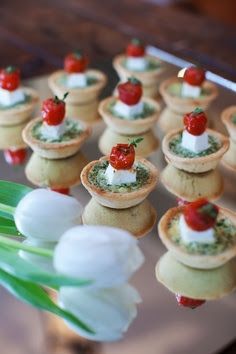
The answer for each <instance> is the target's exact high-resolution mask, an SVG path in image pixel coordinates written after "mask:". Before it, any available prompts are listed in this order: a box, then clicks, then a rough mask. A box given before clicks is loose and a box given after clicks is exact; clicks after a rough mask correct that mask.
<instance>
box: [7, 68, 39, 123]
mask: <svg viewBox="0 0 236 354" xmlns="http://www.w3.org/2000/svg"><path fill="white" fill-rule="evenodd" d="M38 100H39V97H38V94H37V92H36V91H35V90H33V89H31V88H29V87H24V86H21V77H20V70H19V69H18V68H16V67H15V66H7V67H6V68H2V69H0V125H1V126H12V125H17V124H21V123H23V122H25V121H27V120H29V119H30V118H31V114H32V112H33V110H34V108H35V105H36V103H37V102H38Z"/></svg>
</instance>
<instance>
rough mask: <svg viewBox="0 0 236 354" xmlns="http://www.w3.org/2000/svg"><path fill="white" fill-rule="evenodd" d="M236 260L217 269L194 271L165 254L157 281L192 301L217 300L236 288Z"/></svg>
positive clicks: (159, 265) (161, 260)
mask: <svg viewBox="0 0 236 354" xmlns="http://www.w3.org/2000/svg"><path fill="white" fill-rule="evenodd" d="M235 274H236V260H235V259H231V261H229V262H227V263H226V264H224V265H223V266H221V267H218V268H215V269H204V270H201V269H194V268H190V267H186V266H185V265H184V264H182V263H180V262H178V261H177V260H176V259H175V258H174V257H173V256H172V254H171V252H167V253H165V254H164V255H163V256H162V257H161V259H160V260H159V261H158V263H157V265H156V277H157V280H158V281H159V282H160V283H162V284H163V285H164V286H165V287H166V288H168V289H169V290H170V291H171V292H173V293H174V294H181V295H183V296H187V297H189V298H192V299H204V300H216V299H220V298H222V297H224V296H225V295H228V294H230V293H231V292H232V291H233V290H235V287H236V276H235Z"/></svg>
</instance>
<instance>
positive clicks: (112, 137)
mask: <svg viewBox="0 0 236 354" xmlns="http://www.w3.org/2000/svg"><path fill="white" fill-rule="evenodd" d="M138 137H140V135H121V134H118V133H116V132H113V131H112V130H111V129H109V128H106V129H105V130H104V132H103V134H102V135H101V136H100V139H99V141H98V146H99V150H100V151H101V153H102V154H103V155H108V154H109V153H110V151H111V149H112V147H113V146H114V145H116V144H118V143H124V144H128V143H129V142H130V140H133V139H135V138H138ZM142 137H143V140H142V141H141V142H140V143H139V144H138V146H137V148H136V154H137V155H139V156H142V157H147V156H149V155H151V154H152V153H153V152H154V151H155V150H156V149H157V148H158V146H159V140H158V138H157V137H156V136H155V134H154V133H153V131H152V130H149V131H148V132H146V133H143V134H142Z"/></svg>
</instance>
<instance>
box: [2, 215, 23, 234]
mask: <svg viewBox="0 0 236 354" xmlns="http://www.w3.org/2000/svg"><path fill="white" fill-rule="evenodd" d="M0 234H5V235H11V236H14V237H16V236H17V237H23V236H22V235H21V234H20V232H19V231H18V230H17V228H16V226H15V223H14V221H13V220H9V219H5V218H4V217H1V216H0Z"/></svg>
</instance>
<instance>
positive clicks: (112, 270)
mask: <svg viewBox="0 0 236 354" xmlns="http://www.w3.org/2000/svg"><path fill="white" fill-rule="evenodd" d="M143 261H144V256H143V254H142V252H141V250H140V249H139V247H138V244H137V240H136V239H135V238H134V237H133V236H132V235H131V234H130V233H129V232H127V231H125V230H122V229H117V228H114V227H108V226H98V225H96V226H92V225H84V226H76V227H74V228H72V229H70V230H68V231H67V232H66V233H65V234H64V235H63V236H62V237H61V239H60V241H59V243H58V244H57V246H56V248H55V252H54V260H53V263H54V267H55V269H56V270H57V271H58V272H59V273H61V274H65V275H68V276H71V277H78V278H82V279H90V280H93V281H94V282H93V283H92V285H91V286H92V287H96V288H106V287H107V288H110V287H113V286H116V285H118V284H122V283H124V282H126V281H127V280H128V279H129V278H130V277H131V275H132V274H133V273H134V272H135V271H136V270H138V268H139V267H140V266H141V265H142V263H143Z"/></svg>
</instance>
